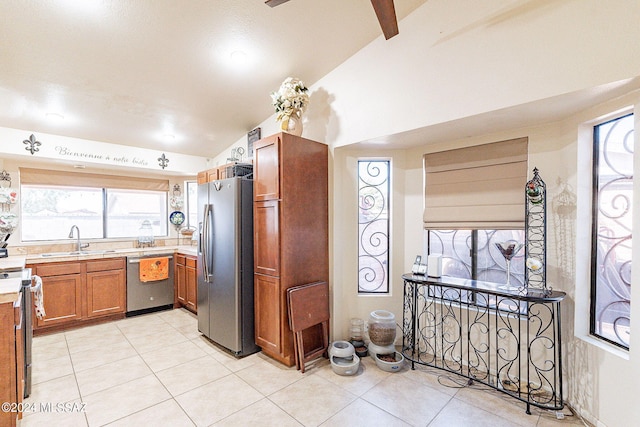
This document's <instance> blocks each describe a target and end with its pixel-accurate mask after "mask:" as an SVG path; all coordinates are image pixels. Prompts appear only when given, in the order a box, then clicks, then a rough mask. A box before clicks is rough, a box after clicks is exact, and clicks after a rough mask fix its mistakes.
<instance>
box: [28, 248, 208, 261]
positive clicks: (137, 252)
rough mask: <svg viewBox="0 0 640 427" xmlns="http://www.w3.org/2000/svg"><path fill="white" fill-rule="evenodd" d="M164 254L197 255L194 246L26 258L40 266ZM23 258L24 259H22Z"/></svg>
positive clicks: (67, 253)
mask: <svg viewBox="0 0 640 427" xmlns="http://www.w3.org/2000/svg"><path fill="white" fill-rule="evenodd" d="M166 252H178V253H181V254H184V255H192V256H196V255H197V248H196V247H195V246H186V245H185V246H156V247H152V248H128V249H115V250H105V251H92V250H87V251H85V252H84V253H82V254H70V253H69V252H56V253H49V254H29V255H27V256H26V263H27V264H42V263H48V262H61V261H79V260H88V259H101V258H118V257H123V256H142V255H153V254H160V253H166ZM23 258H24V257H23Z"/></svg>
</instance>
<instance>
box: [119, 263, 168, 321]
mask: <svg viewBox="0 0 640 427" xmlns="http://www.w3.org/2000/svg"><path fill="white" fill-rule="evenodd" d="M144 258H168V259H169V275H168V277H167V278H166V279H163V280H155V281H152V282H143V281H141V280H140V260H141V259H144ZM173 301H174V285H173V252H172V253H168V254H163V253H160V254H153V255H143V256H135V257H127V316H135V315H137V314H144V313H150V312H152V311H158V310H165V309H169V308H173Z"/></svg>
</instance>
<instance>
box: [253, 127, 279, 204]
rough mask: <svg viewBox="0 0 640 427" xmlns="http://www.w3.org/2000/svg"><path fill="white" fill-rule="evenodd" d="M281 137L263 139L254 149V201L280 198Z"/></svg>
mask: <svg viewBox="0 0 640 427" xmlns="http://www.w3.org/2000/svg"><path fill="white" fill-rule="evenodd" d="M279 160H280V136H279V135H273V136H271V137H269V138H264V139H261V140H260V141H258V142H257V143H256V146H255V149H254V162H253V164H254V166H253V200H255V201H260V200H277V199H279V198H280V166H279V164H280V161H279Z"/></svg>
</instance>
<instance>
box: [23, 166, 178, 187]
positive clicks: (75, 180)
mask: <svg viewBox="0 0 640 427" xmlns="http://www.w3.org/2000/svg"><path fill="white" fill-rule="evenodd" d="M20 184H27V185H28V184H35V185H62V186H70V187H91V188H113V189H121V190H149V191H169V180H166V179H152V178H137V177H130V176H118V175H101V174H92V173H84V172H66V171H58V170H46V169H31V168H20Z"/></svg>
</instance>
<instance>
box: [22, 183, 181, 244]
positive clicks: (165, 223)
mask: <svg viewBox="0 0 640 427" xmlns="http://www.w3.org/2000/svg"><path fill="white" fill-rule="evenodd" d="M25 187H29V188H35V189H47V188H49V189H51V188H56V189H60V190H62V191H64V190H65V189H66V190H68V191H73V190H93V191H96V192H97V191H99V192H101V207H102V211H101V212H100V216H101V218H102V226H101V227H100V228H101V234H102V236H101V237H87V238H86V239H85V240H92V241H108V240H112V241H117V240H130V239H135V238H137V237H138V236H137V235H132V236H122V237H107V235H108V226H109V221H110V219H109V208H108V198H109V197H108V192H109V191H110V190H114V191H127V192H131V191H134V192H150V193H156V194H161V195H162V197H163V198H164V200H163V201H161V202H162V203H164V206H165V212H164V213H165V214H166V215H162V212H161V213H160V218H161V221H162V222H161V226H160V232H161V233H162V232H164V233H165V234H154V237H156V238H168V237H169V235H170V229H169V219H168V212H169V204H168V202H169V194H168V191H162V190H145V189H121V188H110V187H106V186H105V187H102V188H100V187H95V186H94V187H83V186H75V185H73V186H72V185H51V184H37V183H28V184H23V183H21V184H20V193H21V196H20V203H21V209H20V224H21V227H20V239H21V241H22V242H24V243H34V244H37V243H43V242H55V241H62V240H65V239H64V238H55V239H27V240H25V235H24V230H25V228H24V223H25V221H24V209H22V203H23V201H24V200H25V198H24V197H23V189H24V188H25ZM63 234H65V233H63Z"/></svg>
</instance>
